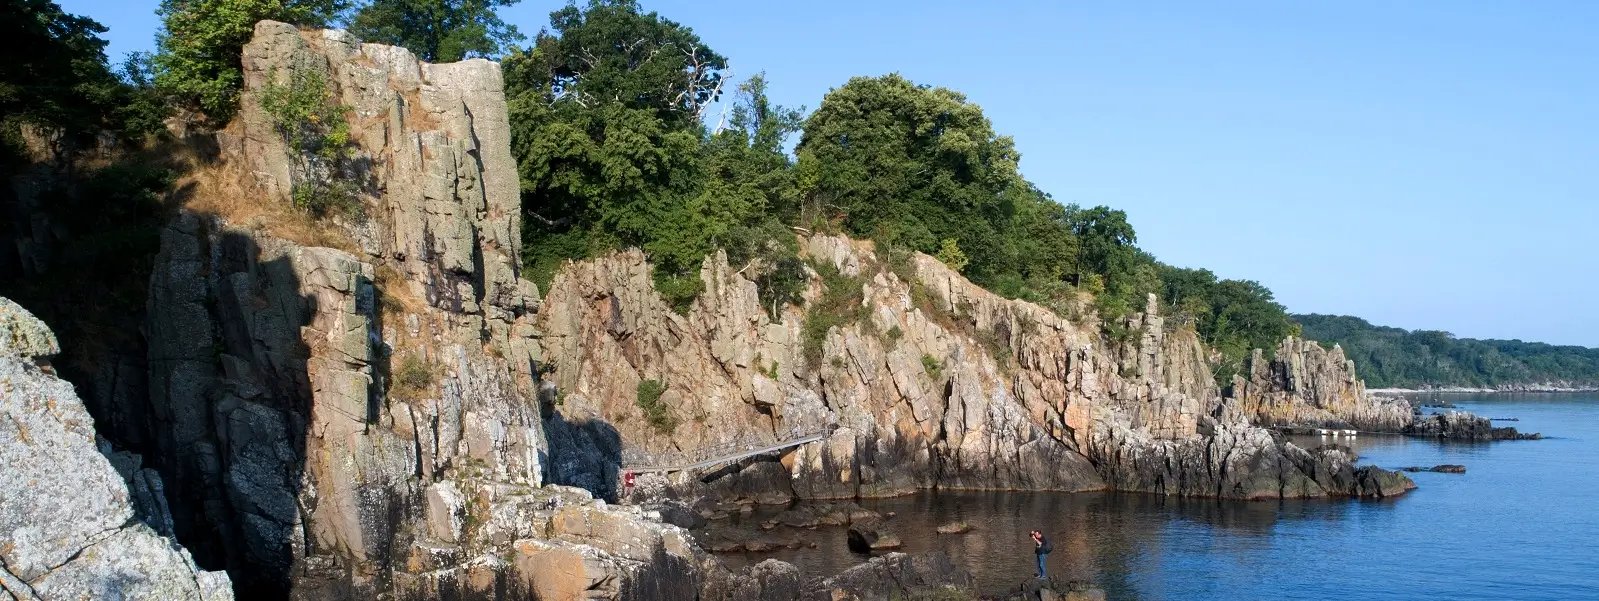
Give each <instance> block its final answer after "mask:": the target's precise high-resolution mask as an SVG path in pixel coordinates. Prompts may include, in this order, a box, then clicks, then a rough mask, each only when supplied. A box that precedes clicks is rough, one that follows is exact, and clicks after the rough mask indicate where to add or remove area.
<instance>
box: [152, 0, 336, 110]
mask: <svg viewBox="0 0 1599 601" xmlns="http://www.w3.org/2000/svg"><path fill="white" fill-rule="evenodd" d="M347 6H348V3H346V2H343V1H342V0H163V1H162V2H161V7H160V9H158V10H157V11H156V13H157V14H158V15H160V16H161V21H162V26H161V31H160V32H158V33H157V34H156V45H157V46H158V48H159V51H158V52H157V54H156V56H155V60H154V63H155V70H156V85H157V86H158V87H159V88H160V89H162V90H163V91H165V92H166V93H168V94H170V95H172V96H174V97H175V98H177V99H178V100H179V101H182V102H185V103H188V104H191V105H193V106H196V107H198V108H200V109H201V110H202V111H204V112H205V115H206V118H207V119H208V120H209V121H210V122H211V123H212V124H214V125H217V126H220V125H223V124H226V123H227V122H228V120H229V119H231V118H233V114H234V113H235V112H236V111H237V109H238V98H239V88H240V87H241V86H242V84H243V82H244V76H243V72H242V69H241V68H240V64H239V54H240V51H241V50H243V48H244V45H245V43H247V42H249V41H250V37H251V36H252V35H254V34H255V24H256V23H257V22H259V21H262V20H264V19H271V20H274V21H283V22H285V23H291V24H294V25H299V26H306V27H321V26H324V25H326V24H327V23H328V22H329V21H330V20H332V18H333V17H334V16H335V15H338V14H339V13H341V12H343V10H344V9H345V8H346V7H347Z"/></svg>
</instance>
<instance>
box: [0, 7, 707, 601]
mask: <svg viewBox="0 0 1599 601" xmlns="http://www.w3.org/2000/svg"><path fill="white" fill-rule="evenodd" d="M243 64H244V70H245V89H244V93H243V99H242V101H241V112H240V117H239V119H238V120H236V121H235V122H234V123H233V124H232V125H231V126H230V127H229V128H228V129H227V130H225V131H223V132H221V133H219V134H218V144H217V146H218V148H219V149H220V153H219V157H218V164H217V165H216V166H214V167H210V168H208V169H209V171H208V173H210V179H209V180H203V181H200V182H198V185H197V186H196V187H195V189H196V190H197V192H196V195H197V198H196V199H195V202H196V204H197V206H202V207H210V209H209V212H207V213H196V212H185V213H182V214H181V215H179V216H178V217H177V218H176V219H175V220H174V221H173V222H172V223H171V224H170V225H169V226H168V227H167V228H166V229H165V230H164V231H163V232H162V234H161V248H160V254H159V255H158V256H157V258H156V263H155V266H154V274H153V276H152V278H151V285H150V296H149V302H148V310H147V315H146V320H147V323H146V326H145V330H146V332H147V335H146V336H147V342H148V357H147V358H145V359H146V361H145V363H147V364H148V373H147V374H145V376H146V377H142V378H137V379H134V378H129V380H130V381H132V382H138V383H147V388H146V389H145V390H139V389H137V388H136V387H133V386H122V387H120V388H118V389H119V390H120V392H118V393H116V394H109V395H104V397H105V400H104V402H103V403H101V404H100V405H99V406H98V408H97V409H96V410H97V411H98V412H99V413H100V414H101V416H102V417H103V421H104V422H105V424H106V427H104V428H102V431H103V432H105V433H106V435H107V436H108V438H111V439H112V440H113V442H118V443H122V444H127V445H129V446H130V447H131V448H135V449H136V450H138V451H140V452H142V453H143V455H144V458H145V459H147V460H148V465H147V466H141V465H140V464H138V463H134V464H133V467H132V471H133V472H135V473H137V474H141V475H149V474H157V473H158V474H160V476H161V478H160V479H159V480H154V481H152V480H149V479H145V480H143V481H144V482H146V484H147V485H146V486H145V487H144V488H146V489H149V488H154V489H157V490H162V489H163V484H162V483H163V482H164V492H165V494H164V495H163V494H160V493H159V492H157V493H156V494H154V495H153V497H154V498H156V499H165V501H166V506H167V507H168V508H169V509H170V518H169V519H166V520H164V521H163V522H162V523H163V524H164V526H163V527H164V528H170V530H171V531H172V532H173V533H174V534H175V535H176V537H177V539H178V540H179V541H181V542H182V543H184V544H185V545H186V546H187V547H188V548H189V549H190V550H191V551H192V552H193V553H194V554H195V557H196V558H197V559H198V560H199V562H200V563H201V564H202V565H206V566H209V567H214V568H224V567H225V568H226V569H227V570H228V571H229V573H230V574H231V575H232V576H233V579H234V581H235V583H236V584H237V585H238V589H237V590H238V593H239V596H240V597H242V598H261V599H289V598H294V599H306V600H310V599H318V600H320V599H370V598H386V599H399V600H405V599H417V600H421V599H437V598H454V599H539V598H542V599H565V598H576V597H578V596H584V597H585V598H606V599H630V598H651V599H696V598H705V597H706V596H707V595H710V597H709V598H717V597H716V595H714V594H712V593H715V592H716V591H719V590H721V589H725V588H726V587H727V583H726V580H727V578H729V577H730V576H729V575H728V573H727V572H726V570H723V569H721V567H720V565H719V564H716V563H715V562H714V560H711V559H709V557H708V556H707V555H705V554H704V552H702V551H700V550H699V549H698V548H697V547H695V546H694V545H693V544H691V543H690V542H689V541H688V539H687V538H686V536H685V534H684V532H683V531H682V530H681V529H679V528H676V527H674V526H669V525H664V524H661V523H659V519H658V516H653V515H646V514H644V513H642V512H640V511H639V510H637V509H636V508H631V509H618V508H614V507H612V506H609V505H608V504H606V503H605V502H604V501H603V500H598V499H595V498H593V496H592V495H591V494H590V493H588V492H587V491H585V490H580V489H565V488H560V487H551V486H543V484H544V483H545V482H546V478H545V474H546V466H547V465H548V462H547V461H546V460H547V459H548V458H550V457H551V456H552V455H553V456H555V457H556V458H557V459H559V458H561V457H562V455H561V454H560V453H552V452H551V451H550V448H549V444H548V442H547V441H548V440H551V439H555V440H562V441H566V442H567V443H568V447H570V446H571V445H570V441H571V440H573V439H574V438H577V437H582V436H587V435H588V433H589V430H586V429H585V427H586V426H583V425H581V424H577V425H574V424H572V423H569V422H567V421H564V420H561V419H560V418H559V416H555V419H553V420H546V419H545V418H546V415H545V414H544V412H542V411H541V403H540V401H541V400H548V397H547V396H541V393H542V392H543V390H541V387H540V384H539V376H538V373H537V372H536V367H535V366H536V362H537V361H538V359H539V355H538V354H539V350H538V349H539V345H538V340H537V336H536V333H535V331H534V330H533V325H532V321H533V314H534V313H535V312H536V311H537V307H538V304H539V303H538V292H537V290H536V289H535V287H534V286H533V285H532V284H531V283H529V282H527V281H525V280H522V279H520V278H519V277H518V275H517V271H516V269H515V267H514V266H515V265H516V257H517V252H518V245H519V242H520V239H519V236H520V226H519V223H518V216H519V209H518V203H519V198H518V195H517V180H516V172H515V165H514V163H513V162H512V160H511V157H510V151H509V146H508V136H509V134H508V132H509V125H508V123H507V117H506V108H505V101H504V98H503V95H502V93H501V89H500V86H501V83H500V74H499V69H498V66H497V65H495V64H494V63H491V62H488V61H482V60H474V61H466V62H463V63H456V64H450V65H429V64H426V63H422V62H420V61H418V60H416V58H415V57H414V56H412V55H411V54H410V53H409V52H408V51H406V50H404V49H401V48H395V47H389V46H381V45H373V44H361V43H358V42H357V41H356V40H355V39H354V38H352V37H350V36H349V35H348V34H345V33H343V32H337V31H299V30H297V29H296V28H294V27H293V26H290V25H286V24H283V23H275V22H270V21H267V22H262V23H259V24H257V26H256V29H255V37H254V39H253V41H251V42H250V43H249V44H248V45H247V46H246V47H245V50H244V57H243ZM305 72H314V73H317V74H320V75H321V78H320V79H321V80H322V81H324V82H326V85H327V86H328V89H329V92H330V93H331V94H333V96H334V98H335V99H336V101H337V102H340V103H341V104H343V105H346V106H348V107H350V112H349V115H350V117H349V119H350V123H351V133H352V136H351V137H352V141H353V148H352V153H353V155H354V158H353V159H352V160H351V161H349V165H348V166H347V167H348V169H349V170H350V171H349V172H348V173H341V174H338V175H339V176H340V177H344V178H346V179H347V180H348V181H351V182H356V183H358V184H359V186H357V187H356V192H357V194H358V198H359V201H360V204H361V205H362V206H363V207H364V213H365V214H364V216H362V217H360V218H356V217H348V216H340V217H333V218H329V219H328V220H324V221H322V222H318V223H315V224H305V223H300V222H296V221H294V219H279V220H275V221H274V220H269V219H254V218H241V217H239V215H241V214H244V215H247V214H251V213H250V212H249V211H244V210H239V211H237V212H230V210H232V209H233V208H234V207H242V208H243V209H260V208H261V207H268V208H270V207H274V206H277V207H287V206H290V205H289V203H290V202H291V201H290V199H289V194H290V192H291V191H292V190H293V189H294V186H295V185H296V184H297V183H298V181H297V179H296V178H298V177H300V176H299V175H298V173H297V172H296V171H295V169H294V168H292V166H293V165H294V162H295V161H296V160H297V158H296V157H295V156H294V154H293V151H292V150H291V149H290V148H289V147H288V146H287V145H286V144H285V143H284V141H283V138H282V136H281V135H280V133H279V132H278V130H277V129H276V125H275V124H274V122H273V119H272V118H271V116H269V115H265V114H263V111H262V109H261V106H260V102H259V100H258V98H259V96H260V94H261V91H262V89H263V88H264V86H266V85H267V84H268V82H269V81H279V82H282V81H288V80H289V79H290V78H291V77H292V76H293V75H294V74H296V73H305ZM256 213H257V214H262V213H265V214H270V211H265V212H263V211H256ZM297 224H298V225H297ZM296 227H298V228H301V229H296ZM308 227H309V228H312V229H311V230H309V231H307V230H306V229H305V228H308ZM330 246H333V247H330ZM334 247H337V248H334ZM546 432H549V433H551V434H550V435H549V436H546ZM612 446H614V445H612ZM611 465H612V466H613V467H612V468H611V469H610V470H609V472H604V470H603V468H602V469H600V470H596V471H597V473H602V474H608V475H607V476H602V477H609V478H611V479H612V480H613V481H614V477H615V476H614V465H615V464H614V463H612V464H611ZM594 488H599V487H598V486H595V487H594ZM7 490H9V489H7ZM123 496H124V497H126V496H127V494H126V493H124V494H123ZM716 578H720V580H717V579H716ZM192 580H193V579H192V578H191V581H192ZM718 587H721V588H718ZM151 598H160V596H159V595H156V596H154V597H151Z"/></svg>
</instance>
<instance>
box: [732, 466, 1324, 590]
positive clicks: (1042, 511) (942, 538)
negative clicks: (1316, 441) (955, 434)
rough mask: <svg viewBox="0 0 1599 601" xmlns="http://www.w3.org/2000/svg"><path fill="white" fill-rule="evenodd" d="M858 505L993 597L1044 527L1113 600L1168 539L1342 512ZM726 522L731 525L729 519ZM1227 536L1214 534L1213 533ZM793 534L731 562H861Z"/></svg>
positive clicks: (1129, 501) (1028, 495)
mask: <svg viewBox="0 0 1599 601" xmlns="http://www.w3.org/2000/svg"><path fill="white" fill-rule="evenodd" d="M861 505H862V506H863V507H866V508H867V509H871V510H874V511H877V512H879V513H882V514H884V515H888V514H889V513H890V512H892V513H893V514H894V516H893V517H891V518H888V520H887V523H888V524H889V528H890V530H891V531H892V532H893V533H895V534H896V535H898V536H899V538H900V540H901V541H903V543H904V547H903V548H902V549H899V550H901V551H904V552H908V553H921V552H925V551H930V550H934V549H938V550H943V551H945V552H947V553H949V555H950V557H951V558H953V559H954V561H955V563H956V565H959V566H962V567H965V568H967V569H969V570H971V571H972V574H973V576H975V577H976V580H977V586H978V590H979V591H981V592H983V593H986V594H996V593H1001V592H1004V591H1006V590H1009V589H1010V588H1012V587H1013V586H1015V585H1016V584H1017V583H1020V582H1022V581H1023V580H1025V579H1027V578H1029V577H1031V576H1032V574H1033V571H1034V567H1035V566H1034V563H1033V554H1032V553H1033V552H1032V541H1031V540H1029V539H1028V536H1027V533H1028V531H1029V530H1032V529H1034V528H1037V529H1040V530H1043V531H1044V532H1045V533H1046V534H1047V535H1048V536H1050V537H1051V539H1052V541H1053V542H1054V547H1055V552H1054V553H1052V554H1050V556H1049V570H1050V574H1051V575H1052V576H1056V577H1057V578H1065V579H1071V580H1091V581H1095V582H1097V583H1098V584H1099V585H1100V586H1102V587H1104V588H1105V589H1106V592H1107V593H1109V594H1110V596H1111V598H1115V599H1131V598H1136V597H1137V596H1138V589H1139V588H1145V589H1146V590H1147V588H1148V587H1140V586H1137V585H1138V583H1137V582H1135V581H1136V580H1137V579H1138V577H1139V574H1140V570H1139V569H1138V566H1137V565H1135V564H1138V563H1140V562H1146V561H1151V560H1158V558H1159V556H1160V555H1161V554H1162V552H1163V549H1161V548H1160V542H1161V541H1162V540H1167V539H1169V538H1170V537H1173V536H1179V537H1208V538H1209V539H1210V540H1208V541H1207V542H1206V544H1207V545H1209V546H1210V547H1211V549H1212V550H1213V551H1215V552H1223V553H1225V552H1228V551H1239V552H1245V551H1250V550H1254V549H1256V548H1259V547H1260V546H1264V545H1267V544H1268V542H1267V539H1268V538H1269V537H1270V536H1272V534H1273V529H1274V527H1275V526H1276V525H1277V524H1278V522H1279V521H1281V520H1284V519H1293V520H1326V521H1329V522H1335V521H1338V520H1340V519H1342V518H1343V517H1344V513H1345V512H1346V511H1347V508H1348V507H1350V506H1351V502H1350V501H1347V500H1339V501H1328V500H1307V501H1285V502H1281V503H1277V502H1237V501H1223V502H1218V501H1216V500H1214V499H1180V498H1168V497H1162V496H1157V495H1145V494H1129V493H1076V494H1065V493H1035V492H964V491H939V492H933V491H929V492H923V493H918V494H916V495H912V496H908V497H899V498H893V499H880V500H866V501H862V502H861ZM776 512H777V510H768V511H765V512H761V511H758V512H756V513H755V514H751V515H745V516H742V517H734V518H732V519H733V520H736V522H735V524H740V525H743V526H745V527H748V528H754V529H758V528H759V523H760V522H761V521H762V520H765V519H770V518H771V516H773V515H775V513H776ZM961 521H964V522H966V523H968V524H970V525H971V531H970V532H966V533H964V534H939V533H938V532H937V528H938V527H939V526H941V525H944V524H949V523H952V522H961ZM729 525H732V524H729ZM1218 530H1220V531H1225V532H1226V533H1227V536H1213V535H1212V533H1214V532H1216V531H1218ZM793 533H794V534H795V535H796V536H798V537H799V538H800V539H801V540H803V541H805V542H807V543H815V545H816V546H815V547H814V548H804V549H786V550H780V551H776V552H772V553H747V554H729V555H723V556H722V558H723V560H724V561H726V562H727V563H728V564H729V566H730V567H734V568H738V567H742V566H744V565H752V564H755V563H758V562H760V561H762V560H764V559H767V558H775V559H779V560H782V561H787V562H790V563H793V564H795V565H796V566H798V567H799V568H800V570H801V571H802V573H805V574H808V575H824V574H833V573H837V572H839V571H842V570H844V569H846V568H848V567H850V566H852V565H855V564H857V563H860V562H861V561H864V560H865V559H866V558H867V556H866V555H864V554H859V553H855V552H852V551H850V550H849V547H848V542H847V540H848V535H847V528H844V527H825V526H824V527H821V528H817V529H815V530H804V529H800V530H795V531H793Z"/></svg>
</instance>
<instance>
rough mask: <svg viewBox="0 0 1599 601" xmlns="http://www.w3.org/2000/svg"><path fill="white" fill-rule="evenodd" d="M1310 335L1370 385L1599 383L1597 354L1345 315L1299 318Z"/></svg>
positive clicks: (1578, 349)
mask: <svg viewBox="0 0 1599 601" xmlns="http://www.w3.org/2000/svg"><path fill="white" fill-rule="evenodd" d="M1293 319H1294V321H1296V322H1298V323H1299V324H1300V325H1301V326H1303V327H1304V334H1305V337H1306V338H1310V339H1313V340H1318V341H1321V343H1322V344H1323V345H1326V346H1331V345H1333V344H1338V345H1340V346H1342V347H1343V348H1344V353H1345V354H1346V355H1347V356H1348V357H1349V358H1350V359H1352V360H1354V362H1355V369H1356V372H1357V373H1359V374H1360V376H1361V377H1362V378H1364V379H1365V380H1366V385H1368V386H1371V387H1373V388H1388V387H1392V388H1418V387H1441V386H1463V387H1497V386H1516V385H1527V384H1533V385H1542V384H1555V385H1561V386H1577V387H1591V386H1599V349H1593V348H1584V347H1580V346H1554V345H1549V344H1544V343H1541V342H1522V341H1520V340H1475V339H1471V338H1456V337H1454V335H1452V334H1450V333H1448V332H1438V331H1431V330H1416V331H1413V332H1412V331H1406V330H1402V329H1399V328H1389V327H1383V326H1375V325H1372V324H1371V323H1369V322H1367V321H1366V320H1364V319H1361V318H1359V317H1349V316H1345V315H1295V316H1293Z"/></svg>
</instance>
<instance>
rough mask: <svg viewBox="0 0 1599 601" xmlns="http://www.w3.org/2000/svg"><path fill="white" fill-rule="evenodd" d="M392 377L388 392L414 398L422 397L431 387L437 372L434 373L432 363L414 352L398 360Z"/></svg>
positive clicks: (400, 396) (409, 398) (402, 397)
mask: <svg viewBox="0 0 1599 601" xmlns="http://www.w3.org/2000/svg"><path fill="white" fill-rule="evenodd" d="M392 379H393V382H392V384H391V385H390V386H389V394H391V395H393V396H395V397H398V398H401V399H405V400H415V399H419V398H422V396H423V395H425V394H427V393H428V391H429V390H431V389H432V388H433V382H434V380H436V379H437V374H435V373H434V366H433V365H431V364H429V363H428V362H427V361H426V360H424V359H422V358H421V357H419V356H417V355H415V354H410V355H406V356H405V358H404V359H402V360H400V365H399V367H398V368H397V369H395V370H394V372H393V374H392Z"/></svg>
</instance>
